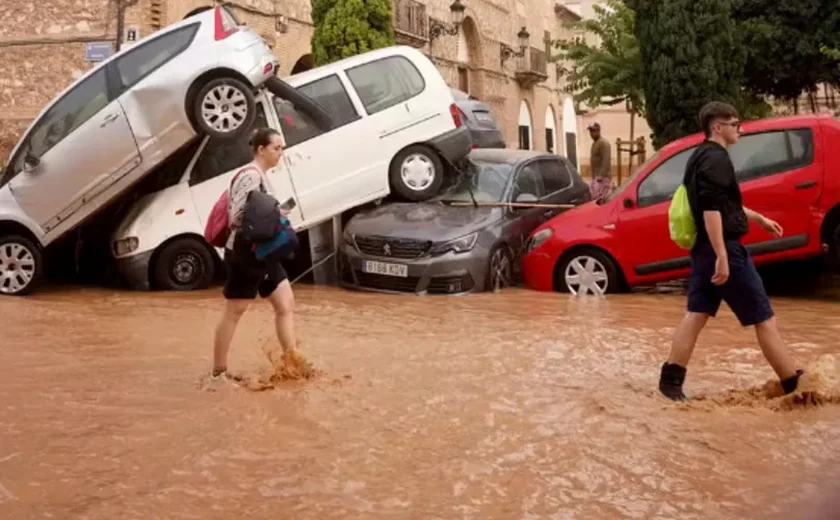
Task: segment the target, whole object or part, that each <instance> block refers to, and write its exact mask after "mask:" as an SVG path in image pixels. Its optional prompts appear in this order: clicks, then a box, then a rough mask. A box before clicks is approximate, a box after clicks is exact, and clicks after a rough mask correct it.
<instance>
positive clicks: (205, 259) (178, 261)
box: [154, 238, 216, 291]
mask: <svg viewBox="0 0 840 520" xmlns="http://www.w3.org/2000/svg"><path fill="white" fill-rule="evenodd" d="M154 269H155V284H156V285H157V287H158V288H160V289H163V290H166V291H194V290H197V289H206V288H207V287H208V286H209V285H210V283H212V282H213V277H214V276H215V271H216V265H215V264H214V263H213V257H212V256H211V255H210V251H209V250H208V249H207V247H205V246H204V244H202V243H201V242H199V241H198V240H196V239H194V238H179V239H176V240H174V241H172V242H170V243H168V244H166V245H165V246H164V248H163V249H162V250H161V252H160V254H159V255H158V257H157V260H156V261H155V267H154Z"/></svg>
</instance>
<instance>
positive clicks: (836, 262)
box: [828, 225, 840, 273]
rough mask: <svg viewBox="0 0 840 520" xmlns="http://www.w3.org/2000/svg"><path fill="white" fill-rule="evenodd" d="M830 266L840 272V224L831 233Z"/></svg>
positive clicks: (829, 246)
mask: <svg viewBox="0 0 840 520" xmlns="http://www.w3.org/2000/svg"><path fill="white" fill-rule="evenodd" d="M828 266H829V268H830V269H831V270H832V271H834V272H836V273H840V225H838V226H837V227H836V228H835V229H834V231H833V232H832V233H831V238H830V240H829V243H828Z"/></svg>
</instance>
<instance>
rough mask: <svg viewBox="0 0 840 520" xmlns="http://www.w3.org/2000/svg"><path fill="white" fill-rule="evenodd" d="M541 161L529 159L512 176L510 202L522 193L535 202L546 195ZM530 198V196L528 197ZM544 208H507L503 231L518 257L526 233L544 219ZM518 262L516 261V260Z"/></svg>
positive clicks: (526, 236)
mask: <svg viewBox="0 0 840 520" xmlns="http://www.w3.org/2000/svg"><path fill="white" fill-rule="evenodd" d="M540 170H541V161H530V162H528V163H525V164H524V165H522V166H520V167H519V169H518V170H517V172H516V173H515V176H514V181H513V186H512V188H511V190H510V191H509V194H510V198H509V199H508V200H509V201H511V202H516V201H517V200H521V197H522V195H530V196H533V197H534V198H535V201H536V202H537V203H539V202H541V201H543V200H544V199H545V196H546V191H545V185H544V184H543V178H542V173H541V171H540ZM529 198H530V197H529ZM545 211H546V210H545V209H544V208H540V207H527V206H523V207H517V206H512V207H510V208H508V210H507V214H508V220H507V224H506V228H507V229H505V231H504V233H505V235H506V236H508V237H509V238H508V244H509V245H510V246H511V248H512V249H513V252H514V255H515V257H516V258H517V259H518V258H519V257H520V255H521V254H522V252H523V251H524V248H525V242H526V241H527V240H528V235H529V234H530V233H531V231H533V230H534V229H535V228H536V227H537V226H539V225H540V224H541V223H542V222H544V221H545V220H546V214H545ZM517 264H518V262H517Z"/></svg>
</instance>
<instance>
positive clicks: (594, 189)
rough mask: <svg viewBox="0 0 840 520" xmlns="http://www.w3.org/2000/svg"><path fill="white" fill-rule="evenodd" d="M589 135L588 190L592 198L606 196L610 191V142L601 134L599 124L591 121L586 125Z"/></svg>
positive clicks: (596, 198)
mask: <svg viewBox="0 0 840 520" xmlns="http://www.w3.org/2000/svg"><path fill="white" fill-rule="evenodd" d="M586 128H587V130H589V137H591V138H592V149H591V150H590V152H589V165H590V167H591V169H592V180H591V181H590V184H589V190H590V192H591V193H592V200H598V199H600V198H602V197H606V196H607V195H609V193H610V180H611V177H612V160H611V158H610V154H611V153H612V151H611V150H610V143H609V142H607V140H606V139H605V138H604V136H602V135H601V125H600V124H599V123H592V124H591V125H589V126H588V127H586Z"/></svg>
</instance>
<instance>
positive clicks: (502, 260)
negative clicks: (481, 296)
mask: <svg viewBox="0 0 840 520" xmlns="http://www.w3.org/2000/svg"><path fill="white" fill-rule="evenodd" d="M513 271H514V269H513V256H512V255H511V254H510V250H508V248H507V247H505V246H504V245H503V244H500V245H497V246H496V247H494V248H493V249H492V250H491V251H490V254H489V255H488V257H487V276H486V278H485V279H484V290H485V291H488V292H489V291H493V292H498V291H500V290H502V289H504V288H505V287H510V286H512V285H513Z"/></svg>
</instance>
